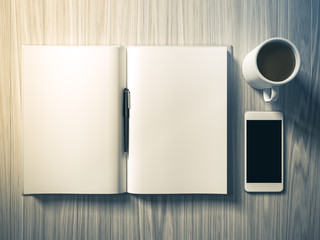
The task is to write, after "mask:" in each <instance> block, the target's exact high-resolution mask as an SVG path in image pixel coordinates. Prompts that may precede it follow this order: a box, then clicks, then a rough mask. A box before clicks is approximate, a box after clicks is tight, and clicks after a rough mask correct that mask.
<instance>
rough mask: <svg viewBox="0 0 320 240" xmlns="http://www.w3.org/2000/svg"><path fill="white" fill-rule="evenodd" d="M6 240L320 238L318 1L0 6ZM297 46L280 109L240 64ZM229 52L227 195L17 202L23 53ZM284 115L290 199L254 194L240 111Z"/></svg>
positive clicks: (0, 224)
mask: <svg viewBox="0 0 320 240" xmlns="http://www.w3.org/2000/svg"><path fill="white" fill-rule="evenodd" d="M0 4H1V5H0V19H1V21H0V29H1V30H0V31H1V35H0V51H1V55H0V70H1V71H0V86H1V90H0V91H1V92H0V110H1V115H0V119H1V122H0V130H1V135H0V147H1V152H0V174H1V175H0V239H290V240H291V239H320V228H319V226H320V191H319V190H318V189H319V185H320V166H319V165H320V163H319V162H320V161H319V156H320V148H319V146H320V124H319V121H320V79H319V77H320V60H319V56H320V47H319V42H320V26H319V22H320V17H319V15H320V4H319V1H317V0H305V1H299V0H280V1H278V0H262V1H247V0H226V1H225V0H199V1H195V0H130V1H127V0H92V1H91V0H27V1H24V0H11V1H10V0H3V1H1V3H0ZM275 36H281V37H285V38H288V39H290V40H292V41H293V42H294V43H295V44H296V45H297V47H298V49H299V50H300V54H301V58H302V65H301V71H300V72H299V74H298V76H297V78H296V79H295V80H294V81H293V82H291V83H289V84H287V85H285V86H283V87H281V88H280V98H279V100H278V101H277V102H276V103H273V104H270V103H265V102H264V101H263V99H262V96H261V92H260V91H257V90H254V89H252V88H251V87H250V86H248V85H247V84H246V82H245V81H244V80H243V77H242V73H241V63H242V60H243V58H244V57H245V55H246V54H247V53H248V52H249V51H250V50H251V49H253V48H254V47H255V46H257V45H258V44H259V43H261V42H262V41H264V40H265V39H267V38H270V37H275ZM23 44H35V45H39V44H41V45H42V44H46V45H61V44H64V45H110V44H115V45H219V44H225V45H226V44H227V45H232V46H233V54H234V56H233V64H232V77H231V78H230V79H229V83H228V84H229V86H228V87H229V89H228V94H229V111H228V112H229V113H230V114H229V123H228V131H229V141H228V145H229V146H228V151H229V152H228V154H229V158H228V161H229V175H230V178H229V179H230V180H231V182H230V184H231V185H230V189H231V194H230V195H228V196H218V195H150V196H148V195H129V194H121V195H105V196H96V195H52V196H50V195H43V196H38V197H32V196H28V197H22V196H21V192H22V184H23V183H22V179H23V178H22V170H21V167H22V164H23V163H22V159H21V144H20V140H21V78H20V77H21V73H20V69H21V63H20V59H21V45H23ZM248 110H280V111H282V112H283V113H284V117H285V129H284V130H285V191H284V192H283V193H281V194H248V193H246V192H245V191H244V190H243V186H244V182H243V179H244V176H243V174H244V173H243V168H244V159H243V156H244V151H243V150H244V149H243V148H244V143H243V138H244V132H243V131H244V127H243V126H244V120H243V117H244V115H243V114H244V112H245V111H248Z"/></svg>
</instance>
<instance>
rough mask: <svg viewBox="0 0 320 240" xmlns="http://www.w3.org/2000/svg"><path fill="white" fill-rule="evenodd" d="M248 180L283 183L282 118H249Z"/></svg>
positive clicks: (251, 181) (249, 181) (252, 181)
mask: <svg viewBox="0 0 320 240" xmlns="http://www.w3.org/2000/svg"><path fill="white" fill-rule="evenodd" d="M246 124H247V166H246V167H247V182H248V183H281V180H282V179H281V172H282V169H281V166H282V164H281V156H282V152H281V151H282V147H281V143H282V141H281V138H282V136H281V134H282V129H281V126H282V124H281V120H247V123H246Z"/></svg>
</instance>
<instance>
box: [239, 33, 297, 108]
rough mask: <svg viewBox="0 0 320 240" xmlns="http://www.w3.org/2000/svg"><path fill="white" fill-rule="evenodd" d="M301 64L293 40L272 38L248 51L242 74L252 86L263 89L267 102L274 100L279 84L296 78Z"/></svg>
mask: <svg viewBox="0 0 320 240" xmlns="http://www.w3.org/2000/svg"><path fill="white" fill-rule="evenodd" d="M290 51H291V53H289V52H290ZM287 60H288V61H287ZM300 64H301V60H300V54H299V51H298V49H297V47H296V46H295V45H294V44H293V43H292V42H291V41H289V40H287V39H284V38H279V37H277V38H270V39H268V40H266V41H264V42H263V43H261V44H260V45H259V46H257V47H256V48H255V49H253V50H252V51H251V52H249V53H248V55H247V56H246V57H245V59H244V60H243V63H242V74H243V76H244V79H245V80H246V81H247V82H248V84H249V85H250V86H251V87H254V88H257V89H263V98H264V101H265V102H274V101H276V100H277V99H278V95H279V86H280V85H283V84H286V83H288V82H290V81H291V80H292V79H294V77H295V76H296V75H297V73H298V71H299V68H300ZM277 74H278V76H277Z"/></svg>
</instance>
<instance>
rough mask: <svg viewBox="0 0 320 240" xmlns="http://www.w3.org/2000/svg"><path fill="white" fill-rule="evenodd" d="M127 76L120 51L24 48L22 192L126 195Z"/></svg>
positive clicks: (71, 47)
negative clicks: (124, 108)
mask: <svg viewBox="0 0 320 240" xmlns="http://www.w3.org/2000/svg"><path fill="white" fill-rule="evenodd" d="M125 73H126V52H125V49H123V48H121V47H106V46H90V47H84V46H24V47H22V115H23V119H22V120H23V136H22V141H23V153H22V154H23V164H24V194H49V193H53V194H78V193H79V194H112V193H121V192H125V191H126V160H125V156H124V154H123V149H122V148H123V147H122V131H123V130H122V90H123V88H125V86H126V76H125Z"/></svg>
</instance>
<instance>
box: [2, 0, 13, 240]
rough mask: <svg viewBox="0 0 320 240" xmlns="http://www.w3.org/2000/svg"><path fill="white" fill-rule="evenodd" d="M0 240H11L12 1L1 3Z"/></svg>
mask: <svg viewBox="0 0 320 240" xmlns="http://www.w3.org/2000/svg"><path fill="white" fill-rule="evenodd" d="M0 29H1V30H0V31H1V34H0V91H1V92H0V239H10V219H11V217H10V210H11V202H10V188H11V180H10V160H11V157H10V148H11V139H10V137H11V136H10V114H11V101H10V40H11V39H10V33H11V30H10V1H1V2H0Z"/></svg>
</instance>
